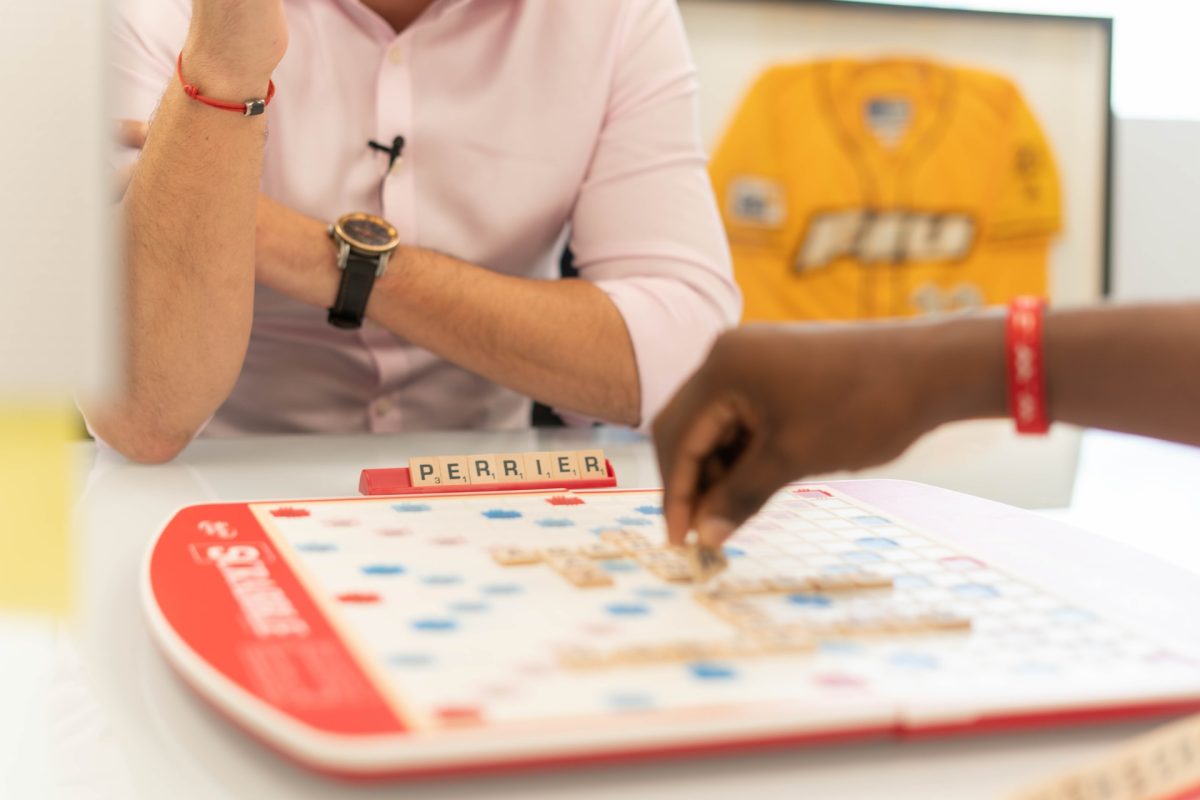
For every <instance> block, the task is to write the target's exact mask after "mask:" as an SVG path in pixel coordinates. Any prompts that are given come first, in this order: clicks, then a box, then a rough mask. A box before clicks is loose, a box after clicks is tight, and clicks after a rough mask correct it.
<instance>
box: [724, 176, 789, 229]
mask: <svg viewBox="0 0 1200 800" xmlns="http://www.w3.org/2000/svg"><path fill="white" fill-rule="evenodd" d="M725 210H726V213H727V215H728V217H729V219H730V220H732V221H733V222H737V223H740V224H742V225H754V226H756V227H760V228H778V227H780V226H782V225H783V223H784V220H786V219H787V199H786V197H785V196H784V193H783V186H782V185H781V184H779V183H778V182H776V181H772V180H769V179H767V178H755V177H740V178H734V179H733V180H732V181H730V182H729V190H728V196H727V197H726V206H725Z"/></svg>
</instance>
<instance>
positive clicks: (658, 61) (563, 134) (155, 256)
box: [87, 0, 740, 462]
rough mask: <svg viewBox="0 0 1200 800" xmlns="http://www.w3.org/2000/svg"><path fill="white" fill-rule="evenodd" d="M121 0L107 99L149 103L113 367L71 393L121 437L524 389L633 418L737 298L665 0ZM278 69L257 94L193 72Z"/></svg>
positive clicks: (331, 427)
mask: <svg viewBox="0 0 1200 800" xmlns="http://www.w3.org/2000/svg"><path fill="white" fill-rule="evenodd" d="M119 5H120V9H119V12H118V14H117V16H116V19H115V26H116V27H115V37H114V41H115V46H114V53H113V60H114V65H115V69H116V76H117V77H116V80H117V82H118V86H117V89H118V91H117V97H118V106H117V109H116V112H117V113H116V116H117V117H118V118H119V119H122V120H150V121H151V124H150V129H149V136H148V138H147V140H146V142H145V145H144V148H143V150H142V152H141V155H140V158H139V159H138V164H137V167H136V168H135V170H134V172H133V177H132V181H131V183H130V184H129V187H128V190H127V191H126V194H125V198H124V201H123V210H124V217H125V232H126V244H127V247H126V264H125V267H126V273H127V276H128V278H127V292H126V297H127V314H128V320H127V328H126V330H127V333H126V338H127V356H126V372H125V380H124V382H123V384H122V391H121V392H119V393H118V395H117V396H116V397H115V398H114V399H113V401H112V402H110V403H109V404H108V405H105V406H103V407H96V408H89V409H87V411H88V412H89V413H88V416H89V422H90V423H91V425H92V427H93V430H94V431H95V432H96V433H97V435H98V436H99V437H100V438H102V439H104V440H105V441H107V442H108V443H110V444H111V445H113V446H114V447H116V448H117V449H118V450H120V451H121V452H123V453H124V454H126V455H127V456H129V457H131V458H133V459H136V460H139V461H151V462H155V461H165V460H168V459H170V458H172V457H174V456H175V455H176V454H177V453H178V452H179V451H180V450H181V449H182V448H183V447H184V446H186V444H187V443H188V442H189V441H190V440H191V439H192V438H193V437H194V436H195V435H196V434H197V433H198V432H199V431H201V430H202V429H203V431H204V432H205V433H206V434H211V435H232V434H238V433H251V432H261V433H268V432H299V431H368V430H369V431H395V430H415V429H443V428H467V427H471V428H515V427H520V426H525V425H528V424H529V409H530V400H529V398H534V399H537V400H539V401H542V402H544V403H547V404H548V405H551V406H552V407H554V408H556V409H559V410H560V411H562V412H563V413H564V414H565V415H567V416H568V417H570V418H572V419H583V420H587V419H599V420H605V421H609V422H613V423H619V424H624V425H631V426H637V425H641V424H646V423H648V422H649V421H650V420H651V419H652V418H653V415H654V414H655V412H656V411H657V409H658V408H659V407H661V406H662V405H663V404H664V403H665V402H666V400H667V398H668V397H669V396H670V394H671V393H672V392H673V390H674V389H675V388H676V387H677V386H678V385H679V384H680V383H681V382H682V380H683V379H684V378H685V377H686V376H687V374H688V373H689V372H690V371H691V370H692V369H693V368H694V367H695V366H696V365H697V364H698V363H699V362H700V360H701V359H702V358H703V356H704V354H705V353H706V352H707V349H708V347H709V344H710V342H711V341H712V339H713V338H714V337H715V336H716V335H717V334H718V333H719V332H720V331H721V330H722V329H724V328H726V327H728V326H729V325H731V324H733V323H734V322H735V321H736V319H737V317H738V313H739V307H740V297H739V295H738V291H737V288H736V286H735V285H734V283H733V281H732V278H731V272H730V262H729V255H728V252H727V248H726V244H725V242H724V238H723V234H722V231H721V226H720V220H719V216H718V214H717V211H716V207H715V204H714V202H713V198H712V191H711V188H710V186H709V183H708V178H707V175H706V172H705V162H704V155H703V153H702V151H701V148H700V144H699V136H698V131H697V119H696V82H695V75H694V69H693V66H692V64H691V62H690V57H689V53H688V50H687V45H686V41H685V37H684V32H683V29H682V25H681V22H680V19H679V16H678V11H677V10H676V8H675V3H674V2H673V0H571V1H570V2H563V1H556V0H191V2H190V3H189V2H188V0H121V3H120V4H119ZM189 6H190V7H189ZM180 54H182V57H181V59H180V60H179V61H178V62H177V57H178V56H180ZM177 67H178V69H179V75H178V76H177V74H176V70H177ZM180 77H182V82H181V80H180ZM272 78H273V79H274V84H275V86H276V87H277V90H276V93H275V95H274V97H273V98H272V99H271V100H270V102H269V104H267V105H266V107H265V109H264V108H263V106H262V104H261V103H257V102H255V103H251V105H249V106H247V110H248V111H250V112H251V113H252V114H253V115H250V116H247V115H244V114H243V113H241V112H240V111H239V112H238V113H232V112H230V111H228V110H223V109H219V108H215V107H213V106H211V105H208V104H206V102H204V100H205V99H209V100H215V101H218V102H224V103H227V104H233V105H235V106H236V107H238V108H239V109H240V108H241V107H242V104H243V103H244V102H245V101H257V100H260V99H261V100H266V99H267V96H268V89H267V87H268V84H269V82H270V81H271V80H272ZM185 82H186V84H189V85H191V86H193V87H195V89H194V91H193V93H192V94H194V95H196V96H195V97H194V96H192V95H189V94H188V93H186V92H185V90H184V88H183V85H184V83H185ZM260 111H263V112H264V113H261V114H260V113H258V112H260ZM399 137H403V149H402V151H401V148H400V144H401V142H400V140H399ZM368 142H374V143H375V145H374V146H372V145H370V144H368ZM351 212H365V213H366V214H369V215H374V217H379V218H382V219H374V218H357V219H359V220H360V221H358V222H356V221H355V219H356V218H343V217H344V215H346V214H348V213H351ZM339 219H341V220H342V222H343V224H342V226H340V227H338V229H337V231H338V233H337V235H336V236H334V235H331V233H330V224H331V223H333V222H335V221H337V220H339ZM364 220H365V221H364ZM384 220H386V223H384V222H383V221H384ZM389 224H390V226H389ZM364 226H365V227H364ZM393 237H394V240H395V241H398V243H399V245H398V247H396V248H395V250H394V251H392V252H391V253H390V255H388V256H387V258H386V262H387V263H386V271H384V272H383V273H382V275H380V276H379V277H378V278H376V279H374V280H373V282H372V280H371V278H370V275H373V273H374V272H375V271H376V268H377V267H378V266H379V265H380V262H381V261H383V260H384V259H383V257H382V256H381V255H380V254H379V253H376V252H374V251H369V250H370V248H369V246H370V245H371V244H372V242H371V241H368V240H371V239H375V241H374V242H373V243H374V244H376V245H379V247H380V248H381V249H387V248H388V247H390V246H391V245H392V244H394V243H395V241H393V242H391V243H388V239H389V238H393ZM568 241H569V243H570V246H571V248H572V251H573V252H574V255H575V260H576V265H577V266H578V268H579V272H580V279H554V278H556V277H557V274H558V273H557V263H558V257H559V254H560V253H561V251H562V249H563V247H564V245H565V244H566V243H567V242H568ZM364 248H365V249H364ZM339 259H340V260H339ZM340 265H346V268H344V269H343V268H341V266H340ZM356 306H357V308H356ZM330 309H332V311H330ZM361 316H365V322H363V323H362V325H361V327H355V326H356V325H357V324H358V319H359V318H360V317H361ZM331 321H332V322H334V323H335V324H330V322H331Z"/></svg>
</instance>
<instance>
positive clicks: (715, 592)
mask: <svg viewBox="0 0 1200 800" xmlns="http://www.w3.org/2000/svg"><path fill="white" fill-rule="evenodd" d="M732 598H733V595H731V594H730V593H729V592H725V591H722V590H721V589H718V588H716V587H715V586H705V587H704V588H702V589H697V590H696V591H695V592H693V593H692V599H693V600H695V601H696V602H697V603H699V604H700V605H702V606H712V605H716V604H718V603H723V602H725V601H726V600H730V599H732Z"/></svg>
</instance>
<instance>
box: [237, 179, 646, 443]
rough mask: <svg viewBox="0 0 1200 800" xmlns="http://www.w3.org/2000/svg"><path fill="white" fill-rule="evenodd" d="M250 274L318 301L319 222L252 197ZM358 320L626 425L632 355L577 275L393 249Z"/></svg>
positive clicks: (330, 284)
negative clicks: (521, 271) (546, 277)
mask: <svg viewBox="0 0 1200 800" xmlns="http://www.w3.org/2000/svg"><path fill="white" fill-rule="evenodd" d="M258 221H259V236H258V242H259V255H258V259H259V265H258V268H259V279H260V281H262V282H263V283H264V284H266V285H268V286H270V287H271V288H273V289H275V290H277V291H280V292H283V293H284V294H286V295H288V296H290V297H292V298H294V299H296V300H299V301H300V302H303V303H307V304H309V305H313V306H317V307H319V308H327V307H329V306H331V305H332V304H333V301H334V298H335V297H336V295H337V288H338V282H339V280H340V275H339V273H338V271H337V269H336V268H335V266H334V262H335V257H336V252H337V249H336V247H335V246H334V245H333V243H332V241H331V240H330V238H329V236H328V233H327V225H326V223H323V222H320V221H318V220H314V219H311V218H309V217H306V216H304V215H302V214H299V213H298V212H295V211H292V210H290V209H288V208H286V207H284V206H283V205H281V204H279V203H277V202H275V201H273V200H270V199H268V198H262V199H261V200H260V201H259V208H258ZM367 317H368V318H369V319H371V320H372V321H374V322H376V323H378V324H380V325H382V326H383V327H385V328H387V329H388V330H390V331H392V332H393V333H395V334H397V335H398V336H401V337H403V338H405V339H407V340H408V341H410V342H412V343H413V344H416V345H418V346H420V347H424V348H425V349H427V350H429V351H431V352H434V353H437V354H438V355H439V356H441V357H442V358H445V359H446V360H448V361H451V362H453V363H455V364H458V365H459V366H461V367H463V368H465V369H468V370H471V371H472V372H475V373H477V374H479V375H482V376H484V377H485V378H488V379H490V380H492V381H495V382H496V383H498V384H501V385H503V386H507V387H509V388H510V389H514V390H516V391H518V392H521V393H522V394H526V395H529V396H530V397H533V398H534V399H536V400H539V401H541V402H543V403H546V404H548V405H551V406H555V407H559V408H567V409H570V410H572V411H574V412H576V413H579V414H583V415H585V416H591V417H596V418H598V419H603V420H606V421H609V422H615V423H620V424H626V425H636V424H637V423H638V421H639V420H638V417H639V415H640V403H639V401H640V393H639V383H638V371H637V362H636V360H635V356H634V352H633V346H632V344H631V343H630V340H629V334H628V331H627V329H626V327H625V322H624V320H623V318H622V317H621V314H620V312H618V311H617V308H616V306H614V305H613V303H612V301H611V300H609V299H608V297H607V296H606V295H605V294H604V292H603V291H601V290H600V289H598V288H596V287H595V286H593V285H592V284H590V283H587V282H586V281H582V280H554V281H541V280H532V279H528V278H516V277H512V276H509V275H501V274H498V273H495V272H492V271H491V270H487V269H484V268H482V267H478V266H475V265H473V264H468V263H466V262H464V261H460V260H458V259H455V258H452V257H450V256H446V255H442V254H440V253H435V252H432V251H429V250H423V249H420V248H414V247H401V248H400V249H399V250H398V251H397V252H396V253H395V254H393V256H392V260H391V266H390V267H389V268H388V271H387V273H386V274H385V275H384V276H383V277H382V278H380V279H379V281H378V282H377V283H376V284H375V288H374V290H373V291H372V293H371V300H370V303H369V304H368V306H367Z"/></svg>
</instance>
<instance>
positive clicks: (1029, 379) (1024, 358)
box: [1005, 297, 1050, 434]
mask: <svg viewBox="0 0 1200 800" xmlns="http://www.w3.org/2000/svg"><path fill="white" fill-rule="evenodd" d="M1045 307H1046V303H1045V301H1044V300H1042V299H1041V298H1040V297H1018V298H1016V299H1015V300H1013V301H1012V303H1011V304H1010V305H1009V309H1008V323H1007V325H1006V326H1005V345H1006V347H1005V350H1006V352H1007V360H1008V405H1009V409H1010V410H1011V411H1012V415H1013V419H1014V420H1015V421H1016V423H1017V432H1018V433H1033V434H1040V433H1045V432H1046V431H1047V430H1049V429H1050V415H1049V412H1048V411H1047V410H1046V369H1045V367H1046V358H1045V350H1044V347H1043V336H1042V330H1043V318H1044V311H1045Z"/></svg>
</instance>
